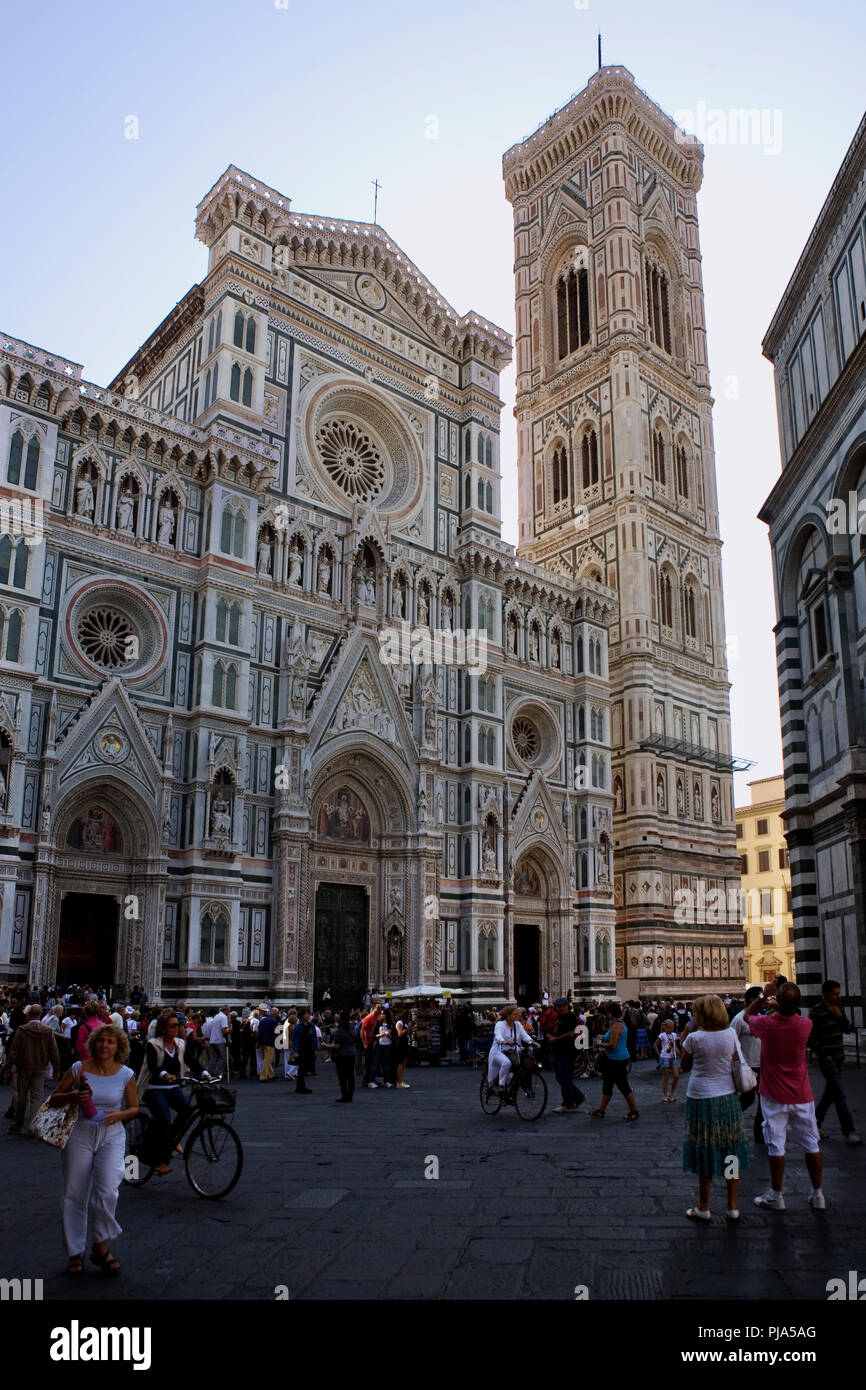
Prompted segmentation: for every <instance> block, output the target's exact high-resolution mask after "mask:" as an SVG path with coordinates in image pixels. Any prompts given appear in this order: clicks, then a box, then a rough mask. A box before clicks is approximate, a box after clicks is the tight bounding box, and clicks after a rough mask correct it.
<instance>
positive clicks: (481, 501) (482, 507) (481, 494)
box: [478, 478, 484, 512]
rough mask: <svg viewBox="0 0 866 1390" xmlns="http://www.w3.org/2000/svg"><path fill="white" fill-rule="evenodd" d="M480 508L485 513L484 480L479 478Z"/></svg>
mask: <svg viewBox="0 0 866 1390" xmlns="http://www.w3.org/2000/svg"><path fill="white" fill-rule="evenodd" d="M478 506H479V508H480V510H481V511H482V512H483V511H484V479H483V478H479V479H478Z"/></svg>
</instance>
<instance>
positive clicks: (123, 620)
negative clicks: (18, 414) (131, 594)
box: [76, 607, 141, 671]
mask: <svg viewBox="0 0 866 1390" xmlns="http://www.w3.org/2000/svg"><path fill="white" fill-rule="evenodd" d="M76 636H77V638H78V644H79V646H80V647H81V650H82V651H83V652H84V654H85V656H87V657H89V658H90V660H91V661H92V662H93V663H94V665H95V666H102V667H103V668H104V669H105V670H106V671H114V670H116V668H117V667H118V666H125V665H127V663H128V662H129V661H130V659H131V658H132V659H135V658H136V657H137V656H138V653H139V650H140V646H141V639H140V637H139V635H138V633H137V632H136V630H135V628H134V627H133V625H132V623H131V622H130V620H129V618H127V616H126V614H125V613H120V612H118V610H117V609H116V608H105V607H99V608H91V609H90V611H89V612H88V613H85V614H84V615H83V616H82V617H81V618H79V620H78V631H77V633H76Z"/></svg>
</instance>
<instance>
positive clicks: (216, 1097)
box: [195, 1086, 238, 1115]
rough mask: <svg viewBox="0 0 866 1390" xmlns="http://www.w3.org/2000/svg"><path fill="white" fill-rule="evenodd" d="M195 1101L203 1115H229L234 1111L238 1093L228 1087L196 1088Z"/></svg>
mask: <svg viewBox="0 0 866 1390" xmlns="http://www.w3.org/2000/svg"><path fill="white" fill-rule="evenodd" d="M195 1099H196V1104H197V1105H198V1108H199V1110H200V1111H201V1113H202V1114H203V1115H230V1114H231V1112H232V1111H233V1110H234V1108H235V1106H236V1104H237V1099H238V1093H237V1091H230V1090H229V1088H228V1086H196V1088H195Z"/></svg>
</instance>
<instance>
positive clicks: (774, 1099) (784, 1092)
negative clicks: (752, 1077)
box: [743, 983, 827, 1211]
mask: <svg viewBox="0 0 866 1390" xmlns="http://www.w3.org/2000/svg"><path fill="white" fill-rule="evenodd" d="M772 1003H775V1005H776V1012H775V1013H771V1014H765V1015H763V1016H760V1017H756V1016H755V1015H756V1013H757V1010H758V1009H759V1008H761V1006H762V1005H763V1004H772ZM743 1020H744V1022H746V1023H747V1024H748V1026H749V1029H750V1031H751V1033H752V1036H753V1037H756V1038H760V1040H761V1079H760V1082H759V1090H760V1095H761V1107H762V1109H763V1113H764V1122H763V1126H762V1128H763V1133H764V1139H765V1141H766V1145H767V1156H768V1158H769V1163H770V1190H769V1191H768V1192H765V1193H764V1195H763V1196H761V1197H756V1198H755V1199H754V1200H755V1206H756V1207H765V1208H766V1209H767V1210H768V1211H784V1210H785V1198H784V1196H783V1195H782V1182H783V1180H784V1176H785V1143H786V1140H787V1137H788V1135H789V1134H790V1136H791V1137H792V1138H793V1139H795V1140H796V1141H797V1142H798V1143H799V1144H802V1146H803V1149H804V1150H805V1158H806V1168H807V1170H808V1173H809V1177H810V1179H811V1182H812V1192H811V1195H810V1197H809V1202H810V1204H811V1206H812V1207H814V1208H815V1210H816V1211H823V1210H824V1208H825V1206H826V1205H827V1204H826V1202H825V1201H824V1194H823V1192H822V1191H821V1152H820V1140H819V1135H818V1124H817V1121H816V1119H815V1099H814V1096H813V1095H812V1087H811V1086H810V1085H809V1074H808V1071H807V1070H806V1044H807V1043H808V1041H809V1035H810V1033H811V1032H812V1020H811V1019H809V1018H802V1017H801V1015H800V991H799V989H798V988H797V986H796V985H794V984H790V983H786V984H783V985H780V986H779V989H778V993H777V992H776V985H775V983H773V984H768V985H767V986H766V987H765V989H764V990H763V992H762V994H761V995H758V996H757V997H756V998H754V999H753V1000H752V1001H751V1003H750V1004H748V1005H747V1007H746V1008H745V1009H744V1010H743Z"/></svg>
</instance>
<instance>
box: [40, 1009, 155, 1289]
mask: <svg viewBox="0 0 866 1390" xmlns="http://www.w3.org/2000/svg"><path fill="white" fill-rule="evenodd" d="M128 1056H129V1039H128V1038H127V1036H126V1034H125V1033H122V1032H121V1031H120V1029H119V1028H115V1027H114V1026H113V1025H112V1024H110V1023H109V1024H105V1025H104V1026H103V1027H101V1028H96V1029H94V1030H93V1031H92V1032H91V1033H90V1036H89V1037H88V1039H87V1055H86V1057H85V1058H84V1060H83V1061H81V1062H75V1063H74V1064H73V1066H72V1067H70V1069H69V1071H68V1072H66V1074H65V1076H63V1077H62V1078H61V1081H60V1083H59V1085H58V1086H57V1087H56V1088H55V1090H54V1093H53V1094H52V1096H51V1098H50V1104H51V1105H56V1106H61V1105H79V1106H81V1113H80V1114H79V1117H78V1120H77V1122H76V1123H75V1125H74V1126H73V1128H72V1132H71V1134H70V1136H69V1140H68V1142H67V1144H66V1148H65V1149H64V1150H63V1155H62V1166H63V1235H64V1239H65V1242H66V1252H67V1254H68V1256H69V1263H68V1265H67V1266H66V1273H67V1274H71V1275H80V1274H81V1273H82V1272H83V1269H84V1250H85V1246H86V1244H87V1220H88V1216H89V1217H90V1220H91V1223H92V1236H93V1245H92V1248H91V1252H90V1258H91V1261H92V1263H93V1264H95V1265H97V1266H98V1267H99V1268H100V1269H101V1270H102V1271H103V1273H104V1274H119V1273H120V1263H119V1261H118V1260H116V1259H115V1258H114V1256H113V1255H112V1253H111V1251H110V1250H109V1248H108V1241H109V1240H111V1239H113V1238H114V1237H115V1236H119V1235H120V1233H121V1227H120V1226H119V1225H118V1222H117V1219H116V1217H115V1211H116V1208H117V1197H118V1193H119V1191H120V1184H121V1183H122V1182H123V1173H124V1155H125V1151H126V1134H125V1132H124V1128H123V1122H124V1120H131V1119H132V1118H133V1116H135V1115H137V1114H138V1092H137V1091H136V1088H135V1074H134V1072H133V1071H132V1068H131V1067H128V1066H126V1065H125V1062H126V1058H127V1057H128Z"/></svg>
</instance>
